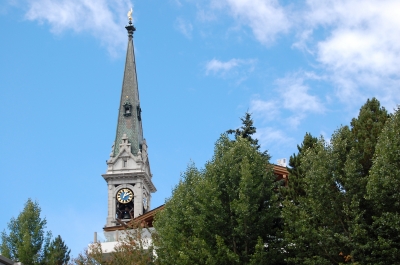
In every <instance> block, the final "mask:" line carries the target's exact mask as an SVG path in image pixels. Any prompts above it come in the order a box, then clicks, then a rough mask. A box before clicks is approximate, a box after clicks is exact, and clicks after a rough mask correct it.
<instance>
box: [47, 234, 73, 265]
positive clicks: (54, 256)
mask: <svg viewBox="0 0 400 265" xmlns="http://www.w3.org/2000/svg"><path fill="white" fill-rule="evenodd" d="M70 253H71V250H69V249H68V247H67V246H66V245H65V243H64V241H63V240H62V238H61V236H60V235H58V236H57V237H56V238H55V239H54V240H52V241H51V243H50V245H49V247H48V248H47V250H46V254H45V264H46V265H64V264H68V262H69V259H70V256H69V254H70Z"/></svg>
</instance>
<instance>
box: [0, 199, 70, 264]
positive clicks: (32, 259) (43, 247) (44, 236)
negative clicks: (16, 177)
mask: <svg viewBox="0 0 400 265" xmlns="http://www.w3.org/2000/svg"><path fill="white" fill-rule="evenodd" d="M40 213H41V209H40V206H39V204H38V203H37V202H33V201H32V200H31V199H28V201H27V202H26V203H25V207H24V209H23V210H22V212H21V213H20V214H19V215H18V217H17V219H15V218H11V220H10V222H9V223H8V229H9V233H8V234H7V233H6V231H5V230H4V231H3V232H2V233H1V245H0V252H1V254H2V255H3V256H5V257H7V258H10V259H12V260H15V261H19V262H22V263H23V264H25V265H37V264H65V263H58V262H56V263H52V262H48V259H49V257H56V255H59V257H61V256H62V255H64V257H68V258H69V251H68V248H67V247H66V246H65V244H64V242H63V241H62V239H61V237H60V236H58V237H57V238H56V239H55V240H54V241H51V232H50V231H47V232H45V228H46V223H47V221H46V219H45V218H43V219H42V218H41V217H40ZM60 243H62V244H60ZM60 246H62V248H59V247H60ZM50 261H51V260H50ZM65 261H66V262H68V260H65Z"/></svg>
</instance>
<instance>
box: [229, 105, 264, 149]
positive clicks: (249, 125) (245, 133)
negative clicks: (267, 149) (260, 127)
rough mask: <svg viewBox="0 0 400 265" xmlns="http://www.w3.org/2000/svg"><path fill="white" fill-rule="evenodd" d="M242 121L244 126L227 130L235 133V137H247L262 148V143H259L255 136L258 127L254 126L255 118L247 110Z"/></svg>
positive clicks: (254, 144)
mask: <svg viewBox="0 0 400 265" xmlns="http://www.w3.org/2000/svg"><path fill="white" fill-rule="evenodd" d="M240 120H241V121H242V123H243V125H242V127H240V128H238V129H236V130H232V129H230V130H228V131H226V132H227V133H228V134H234V135H235V139H237V138H238V137H241V138H245V139H247V140H249V141H250V143H251V144H252V145H253V146H255V147H257V149H259V148H260V145H259V144H258V140H257V139H254V138H253V136H252V135H253V134H255V133H256V127H254V126H253V119H252V118H251V114H250V113H248V112H246V113H245V115H244V117H243V118H240Z"/></svg>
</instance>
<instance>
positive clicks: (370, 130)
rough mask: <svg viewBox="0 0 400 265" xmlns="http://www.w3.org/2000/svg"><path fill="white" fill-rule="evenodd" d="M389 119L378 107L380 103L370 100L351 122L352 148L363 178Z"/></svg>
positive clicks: (383, 109)
mask: <svg viewBox="0 0 400 265" xmlns="http://www.w3.org/2000/svg"><path fill="white" fill-rule="evenodd" d="M389 117H390V115H389V114H388V112H387V111H386V109H385V108H384V107H381V106H380V102H379V101H378V100H377V99H376V98H372V99H371V100H369V99H368V100H367V102H366V103H365V104H364V105H363V106H362V107H361V109H360V113H359V115H358V117H357V118H353V119H352V120H351V123H350V124H351V132H352V134H353V136H354V147H355V148H356V150H357V151H358V152H359V156H360V157H359V158H358V160H359V163H360V164H361V165H362V174H363V175H364V176H366V175H368V172H369V170H370V169H371V166H372V158H373V155H374V153H375V145H376V144H377V142H378V137H379V135H380V134H381V132H382V129H383V127H384V125H385V123H386V120H387V119H388V118H389Z"/></svg>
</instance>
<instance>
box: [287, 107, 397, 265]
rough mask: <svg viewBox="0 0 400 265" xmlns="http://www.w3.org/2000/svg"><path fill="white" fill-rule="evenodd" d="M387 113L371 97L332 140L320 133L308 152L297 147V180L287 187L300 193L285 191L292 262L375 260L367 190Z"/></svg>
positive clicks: (290, 258) (288, 239) (368, 261)
mask: <svg viewBox="0 0 400 265" xmlns="http://www.w3.org/2000/svg"><path fill="white" fill-rule="evenodd" d="M388 117H389V115H388V114H387V112H386V110H385V109H384V108H380V104H379V101H377V100H376V99H372V100H368V101H367V102H366V104H364V106H362V107H361V109H360V114H359V116H358V117H357V118H355V119H353V120H352V122H351V128H349V127H347V126H343V127H341V128H340V129H339V130H337V131H336V132H335V133H334V134H333V135H332V138H331V140H330V142H329V143H327V142H325V140H324V139H323V138H322V137H321V138H320V139H318V141H317V142H316V143H315V144H313V146H312V148H310V147H309V148H308V149H307V150H306V151H305V152H304V150H300V149H299V154H298V155H297V157H296V159H294V160H293V162H294V163H293V164H294V165H295V167H294V168H293V169H292V172H293V173H294V180H295V184H297V186H296V185H295V186H294V188H290V187H289V190H290V189H292V190H293V189H294V190H296V189H297V190H298V191H301V193H300V194H301V196H297V197H296V196H294V195H293V194H290V196H287V197H286V200H285V202H284V208H283V211H282V215H283V218H284V222H285V244H286V249H287V250H288V261H289V262H290V263H293V264H299V263H304V264H342V263H353V264H358V263H359V264H375V263H374V262H372V263H371V258H370V256H371V255H370V253H371V251H372V248H371V246H372V245H373V244H372V245H371V243H372V242H373V241H376V239H374V234H375V228H374V226H373V214H374V206H373V205H372V202H371V201H369V200H367V199H366V191H367V183H368V181H369V179H370V175H369V170H370V168H371V165H372V157H373V155H374V150H375V144H376V142H377V140H378V139H379V137H380V133H381V130H382V128H383V126H384V124H385V122H386V120H387V119H388ZM306 138H307V135H306V137H305V140H306ZM309 139H310V140H311V138H309ZM298 176H302V177H301V179H299V178H298ZM290 183H291V178H290V177H289V186H290ZM295 194H296V193H295ZM297 194H299V192H297Z"/></svg>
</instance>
